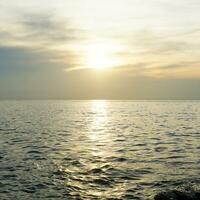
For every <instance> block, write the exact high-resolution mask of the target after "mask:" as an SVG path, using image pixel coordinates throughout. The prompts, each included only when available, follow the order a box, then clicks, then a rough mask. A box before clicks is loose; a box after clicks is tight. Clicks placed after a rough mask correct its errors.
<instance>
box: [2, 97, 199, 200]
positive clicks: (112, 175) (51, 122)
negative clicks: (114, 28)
mask: <svg viewBox="0 0 200 200" xmlns="http://www.w3.org/2000/svg"><path fill="white" fill-rule="evenodd" d="M199 153H200V102H189V101H188V102H134V101H0V199H1V200H6V199H9V200H10V199H17V200H23V199H136V200H137V199H151V197H152V196H153V195H155V193H157V192H158V191H160V190H165V189H166V188H167V189H170V188H174V187H179V186H182V185H184V184H191V183H192V184H197V185H198V184H199V182H200V179H199V175H200V156H199V155H200V154H199Z"/></svg>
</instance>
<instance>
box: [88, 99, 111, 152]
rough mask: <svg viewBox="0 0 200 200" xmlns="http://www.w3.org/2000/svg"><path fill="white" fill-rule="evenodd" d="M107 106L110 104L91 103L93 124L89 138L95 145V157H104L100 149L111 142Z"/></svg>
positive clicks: (101, 101)
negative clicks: (108, 130)
mask: <svg viewBox="0 0 200 200" xmlns="http://www.w3.org/2000/svg"><path fill="white" fill-rule="evenodd" d="M107 106H108V102H107V101H105V100H95V101H92V103H91V113H92V120H91V121H92V122H91V124H90V128H89V129H90V131H89V136H88V137H89V139H90V140H91V141H92V143H93V148H94V151H93V155H102V154H103V152H102V151H101V150H100V149H101V148H100V147H101V146H103V145H104V144H105V143H106V141H107V140H109V134H108V133H107V132H106V126H107V123H108V113H107Z"/></svg>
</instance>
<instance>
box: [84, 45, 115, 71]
mask: <svg viewBox="0 0 200 200" xmlns="http://www.w3.org/2000/svg"><path fill="white" fill-rule="evenodd" d="M85 52H86V55H85V66H86V67H87V68H90V69H96V70H103V69H104V70H105V69H110V68H113V67H115V66H116V65H118V60H117V58H115V56H114V52H115V49H114V46H112V45H108V44H91V45H89V46H88V47H87V49H86V51H85Z"/></svg>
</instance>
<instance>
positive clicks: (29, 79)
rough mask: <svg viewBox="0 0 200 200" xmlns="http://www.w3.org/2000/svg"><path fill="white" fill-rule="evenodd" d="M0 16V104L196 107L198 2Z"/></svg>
mask: <svg viewBox="0 0 200 200" xmlns="http://www.w3.org/2000/svg"><path fill="white" fill-rule="evenodd" d="M0 8H1V12H0V99H134V100H138V99H142V100H154V99H155V100H165V99H167V100H168V99H172V100H173V99H174V100H175V99H178V100H179V99H194V100H196V99H200V92H199V88H200V65H199V64H200V21H199V19H200V12H199V10H200V1H199V0H190V1H188V0H176V1H174V0H73V1H71V0H57V1H56V0H29V1H27V0H12V1H6V0H0Z"/></svg>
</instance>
